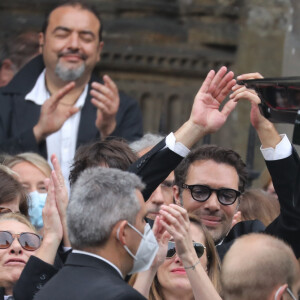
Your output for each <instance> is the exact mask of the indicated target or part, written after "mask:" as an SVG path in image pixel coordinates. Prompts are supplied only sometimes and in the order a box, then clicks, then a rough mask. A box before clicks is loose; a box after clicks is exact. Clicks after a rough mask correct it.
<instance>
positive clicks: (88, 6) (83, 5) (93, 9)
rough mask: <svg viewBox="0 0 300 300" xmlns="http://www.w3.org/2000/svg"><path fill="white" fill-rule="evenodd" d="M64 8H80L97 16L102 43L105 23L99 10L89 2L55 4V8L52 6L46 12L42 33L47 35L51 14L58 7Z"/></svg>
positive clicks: (68, 1)
mask: <svg viewBox="0 0 300 300" xmlns="http://www.w3.org/2000/svg"><path fill="white" fill-rule="evenodd" d="M63 6H72V7H76V6H78V7H80V8H81V9H83V10H87V11H89V12H91V13H92V14H94V15H95V17H96V18H97V19H98V21H99V23H100V29H99V41H102V32H103V23H102V20H101V18H100V14H99V12H98V10H97V8H96V7H95V6H94V5H92V4H90V3H87V1H78V0H77V1H72V0H67V1H61V2H60V3H59V4H55V5H54V6H52V7H51V8H50V9H49V10H48V11H47V12H46V17H45V21H44V23H43V26H42V32H43V33H44V34H45V33H46V30H47V27H48V24H49V17H50V15H51V13H52V12H53V11H54V10H55V9H56V8H58V7H63Z"/></svg>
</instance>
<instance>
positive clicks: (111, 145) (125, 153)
mask: <svg viewBox="0 0 300 300" xmlns="http://www.w3.org/2000/svg"><path fill="white" fill-rule="evenodd" d="M137 159H138V157H137V155H136V154H134V153H133V152H132V150H131V149H130V148H129V146H128V144H127V143H126V142H125V140H121V139H111V140H104V141H100V140H99V141H96V142H93V143H90V144H86V145H82V146H80V147H79V148H78V149H77V151H76V153H75V157H74V163H73V165H72V167H71V170H70V176H69V180H70V184H71V185H73V184H74V183H75V181H76V180H77V178H78V177H79V175H80V173H81V172H82V171H83V170H85V169H87V168H91V167H96V166H100V165H101V166H107V167H109V168H116V169H120V170H123V171H127V170H128V168H129V166H130V165H131V164H132V163H133V162H135V161H136V160H137Z"/></svg>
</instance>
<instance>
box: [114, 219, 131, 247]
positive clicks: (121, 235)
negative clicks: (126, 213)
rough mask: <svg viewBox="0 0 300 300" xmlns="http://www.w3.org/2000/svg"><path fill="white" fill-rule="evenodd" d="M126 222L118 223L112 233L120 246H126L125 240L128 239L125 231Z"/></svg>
mask: <svg viewBox="0 0 300 300" xmlns="http://www.w3.org/2000/svg"><path fill="white" fill-rule="evenodd" d="M126 227H127V221H126V220H122V221H119V222H118V223H117V224H116V225H115V226H114V228H113V233H114V236H115V238H116V239H117V240H118V241H119V242H120V243H121V244H122V245H126V239H128V235H127V231H126Z"/></svg>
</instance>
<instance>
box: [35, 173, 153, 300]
mask: <svg viewBox="0 0 300 300" xmlns="http://www.w3.org/2000/svg"><path fill="white" fill-rule="evenodd" d="M143 187H144V185H143V184H142V182H141V180H140V179H139V177H137V176H136V175H135V174H131V173H128V172H124V171H121V170H117V169H109V168H101V167H96V168H90V169H87V170H85V171H83V173H82V174H81V175H80V177H79V178H78V180H77V181H76V183H75V184H74V187H73V188H72V194H71V199H70V203H69V206H68V209H67V220H68V230H69V237H70V241H71V245H72V248H73V251H72V253H71V254H69V256H68V258H67V260H66V263H65V265H64V267H63V268H62V269H61V270H60V271H59V272H58V273H57V274H56V275H55V276H54V277H53V278H52V279H51V280H50V281H49V282H48V283H47V284H46V285H45V286H44V287H43V289H41V290H40V292H39V293H37V294H36V297H35V298H34V299H37V300H44V299H56V300H60V299H63V300H68V299H70V300H71V299H72V300H76V299H78V300H82V299H90V300H92V299H145V298H144V297H143V296H142V295H140V294H139V293H138V292H137V291H136V290H134V289H133V288H132V287H130V286H129V285H128V284H127V283H126V282H125V281H124V277H125V276H126V274H128V273H130V272H136V271H140V270H143V269H146V268H147V267H149V266H150V265H151V264H152V261H153V259H154V257H155V255H156V252H157V249H158V244H157V242H156V239H155V237H154V235H153V233H152V230H151V229H150V227H149V225H148V224H146V222H145V216H146V214H147V211H146V207H145V203H144V199H143V196H142V194H141V189H142V188H143ZM144 250H146V251H144ZM141 258H142V259H141Z"/></svg>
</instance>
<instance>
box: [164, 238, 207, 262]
mask: <svg viewBox="0 0 300 300" xmlns="http://www.w3.org/2000/svg"><path fill="white" fill-rule="evenodd" d="M193 245H194V248H195V251H196V254H197V256H198V258H200V257H201V256H202V255H203V253H204V249H205V246H203V245H202V244H201V243H196V242H193ZM175 253H176V248H175V242H172V241H169V242H168V251H167V258H172V257H173V256H174V255H175Z"/></svg>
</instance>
